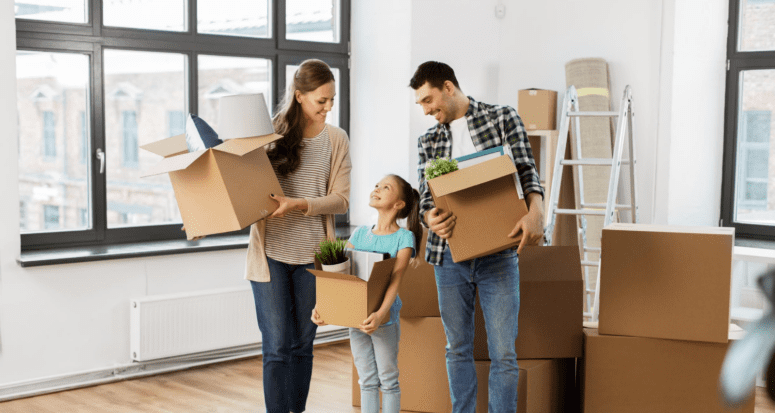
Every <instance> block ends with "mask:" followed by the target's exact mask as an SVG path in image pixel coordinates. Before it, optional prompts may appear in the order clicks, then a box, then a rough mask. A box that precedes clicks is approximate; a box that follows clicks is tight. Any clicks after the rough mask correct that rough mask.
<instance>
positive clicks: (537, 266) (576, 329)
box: [474, 246, 584, 360]
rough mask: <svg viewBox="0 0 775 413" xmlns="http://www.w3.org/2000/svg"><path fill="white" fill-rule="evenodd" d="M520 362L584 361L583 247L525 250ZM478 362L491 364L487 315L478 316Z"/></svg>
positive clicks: (521, 265)
mask: <svg viewBox="0 0 775 413" xmlns="http://www.w3.org/2000/svg"><path fill="white" fill-rule="evenodd" d="M519 278H520V280H519V289H520V307H519V332H518V336H517V340H516V343H515V345H516V350H517V357H518V358H520V359H545V358H576V357H582V356H583V334H582V330H583V324H582V323H583V307H584V303H583V301H582V300H583V297H584V285H583V281H582V278H581V260H580V259H579V250H578V247H574V246H558V247H525V249H523V250H522V254H520V256H519ZM474 323H475V326H474V328H475V333H474V359H476V360H488V359H489V352H488V350H487V331H486V329H485V326H484V314H483V313H482V308H481V306H480V305H479V300H477V303H476V309H475V312H474Z"/></svg>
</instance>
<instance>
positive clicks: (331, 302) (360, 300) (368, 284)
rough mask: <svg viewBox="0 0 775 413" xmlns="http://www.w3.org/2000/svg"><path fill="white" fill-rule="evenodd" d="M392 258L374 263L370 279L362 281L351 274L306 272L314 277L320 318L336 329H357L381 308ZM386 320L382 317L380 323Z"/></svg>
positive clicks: (388, 281) (318, 265)
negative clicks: (341, 327) (339, 327)
mask: <svg viewBox="0 0 775 413" xmlns="http://www.w3.org/2000/svg"><path fill="white" fill-rule="evenodd" d="M395 263H396V259H395V258H390V259H387V260H384V261H379V262H375V263H374V267H373V268H372V270H371V276H370V277H369V278H368V280H363V279H361V278H358V277H356V276H354V275H350V274H340V273H336V272H326V271H321V270H320V264H319V263H318V262H317V260H316V262H315V267H316V268H317V269H315V270H307V271H309V272H311V273H312V274H313V275H315V278H316V281H317V287H316V292H315V294H316V303H317V304H316V308H317V312H318V314H319V315H320V318H321V319H322V320H323V321H324V322H325V323H326V324H331V325H336V326H345V327H353V328H358V326H360V325H361V324H362V323H363V320H365V319H367V318H368V317H369V315H370V314H371V313H373V312H375V311H377V310H379V307H380V306H381V305H382V300H384V298H385V291H386V290H387V287H388V285H389V284H390V277H391V275H392V273H393V266H394V265H395ZM388 321H390V318H389V317H385V319H384V320H383V324H384V323H387V322H388Z"/></svg>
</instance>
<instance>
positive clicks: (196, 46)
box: [16, 0, 351, 252]
mask: <svg viewBox="0 0 775 413" xmlns="http://www.w3.org/2000/svg"><path fill="white" fill-rule="evenodd" d="M186 1H187V7H186V19H187V30H186V31H185V32H164V31H157V30H146V29H130V28H117V27H105V26H103V25H102V0H88V5H87V8H88V22H87V23H85V24H81V23H59V22H48V21H40V20H30V19H23V18H17V19H16V48H17V50H29V51H39V52H54V53H57V52H61V53H77V54H82V55H86V56H87V57H88V58H89V67H90V74H89V108H88V109H87V110H88V111H89V112H88V113H87V114H86V121H87V123H88V125H87V126H88V127H89V128H90V132H91V133H90V134H89V137H88V140H89V142H88V150H89V153H88V160H89V162H87V167H88V175H89V178H90V181H89V186H90V189H91V193H90V196H91V199H90V201H91V214H90V217H91V222H92V226H91V228H90V229H85V230H58V231H50V232H43V231H41V232H31V233H22V234H20V236H21V247H22V251H23V252H24V251H35V250H45V249H61V248H70V247H90V246H95V247H101V246H109V245H115V244H124V243H140V242H148V241H162V240H182V239H185V234H184V233H183V232H182V231H180V224H164V225H147V226H134V227H121V228H108V225H107V209H108V208H107V198H106V180H105V174H104V173H100V171H99V161H98V160H97V151H99V150H102V151H104V150H105V124H104V122H105V120H104V116H105V112H104V108H105V90H104V86H103V85H104V73H103V69H104V67H103V56H104V50H106V49H121V50H136V51H148V52H173V53H180V54H183V55H185V56H186V59H187V70H186V73H185V75H186V78H187V81H188V82H187V91H186V92H187V100H188V106H187V108H188V109H187V110H188V111H189V112H191V113H198V101H199V97H198V77H197V76H198V71H199V70H198V59H197V56H199V55H214V56H227V57H250V58H263V59H268V60H270V61H271V65H272V71H273V75H274V76H275V77H274V79H273V82H272V97H273V106H276V105H277V104H278V103H279V101H280V99H281V98H282V92H283V90H284V87H285V76H284V70H285V66H284V64H285V62H295V63H298V62H301V61H302V60H304V58H313V57H314V58H318V59H321V60H323V61H325V62H327V63H329V64H331V65H332V67H336V68H338V69H339V70H340V76H341V82H340V85H339V89H340V94H341V97H340V120H339V126H340V127H341V128H342V129H344V130H345V131H347V132H348V133H349V111H350V108H349V99H347V98H346V97H349V95H350V93H349V92H350V85H349V79H350V76H349V49H350V47H349V45H350V10H351V0H339V2H340V9H341V16H340V18H341V22H340V24H339V30H340V33H339V43H319V42H306V41H292V40H286V39H285V22H286V19H285V9H286V3H287V2H288V1H292V0H269V2H270V4H271V13H272V19H273V22H272V37H271V38H250V37H244V36H229V35H222V34H200V33H197V1H196V0H186ZM289 64H293V63H289ZM281 73H282V76H279V74H281ZM119 149H120V148H119ZM348 221H349V219H348V215H347V214H345V215H341V216H337V224H340V225H346V224H347V223H348ZM237 233H241V234H246V233H247V230H243V231H238V232H237ZM232 234H234V233H230V234H223V235H232Z"/></svg>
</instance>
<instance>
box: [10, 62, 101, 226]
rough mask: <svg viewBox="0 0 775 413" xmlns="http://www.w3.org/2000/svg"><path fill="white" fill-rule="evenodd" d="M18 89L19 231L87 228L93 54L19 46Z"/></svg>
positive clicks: (89, 204) (89, 201)
mask: <svg viewBox="0 0 775 413" xmlns="http://www.w3.org/2000/svg"><path fill="white" fill-rule="evenodd" d="M16 88H17V89H16V105H17V110H18V113H19V195H20V198H21V202H20V205H19V207H20V211H19V218H20V220H21V232H22V233H28V232H34V231H42V230H78V229H88V227H90V226H91V225H90V223H89V224H86V225H85V224H84V223H83V222H82V221H81V220H80V219H79V211H80V210H81V209H87V210H91V196H90V193H91V191H90V186H89V180H88V179H87V178H88V175H89V173H88V172H89V165H88V163H86V162H81V160H82V159H83V153H82V150H83V149H82V145H83V143H82V142H83V137H84V134H85V136H87V137H88V136H89V134H90V131H89V130H88V129H86V130H84V129H83V128H82V124H81V122H82V117H83V116H87V115H86V114H88V113H90V112H89V57H88V56H85V55H80V54H69V53H48V52H33V51H22V50H20V51H18V52H17V53H16ZM54 209H56V211H57V212H56V215H55V214H54V212H53V211H54ZM54 217H56V219H54ZM55 222H56V223H55Z"/></svg>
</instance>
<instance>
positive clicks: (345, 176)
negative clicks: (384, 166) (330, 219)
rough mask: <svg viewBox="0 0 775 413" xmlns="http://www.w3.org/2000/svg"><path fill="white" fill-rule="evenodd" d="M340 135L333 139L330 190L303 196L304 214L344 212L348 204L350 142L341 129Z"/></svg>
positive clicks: (350, 167) (350, 165)
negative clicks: (324, 193)
mask: <svg viewBox="0 0 775 413" xmlns="http://www.w3.org/2000/svg"><path fill="white" fill-rule="evenodd" d="M339 131H341V135H340V134H339V133H337V136H336V137H335V138H334V139H333V141H334V148H332V150H333V151H334V156H335V158H334V159H333V161H332V163H331V174H332V175H333V176H334V180H333V182H332V183H331V192H330V193H329V194H328V195H326V196H323V197H319V198H305V199H306V200H307V205H308V207H307V212H305V213H304V215H308V216H314V215H332V214H344V213H346V212H347V208H348V207H349V205H350V170H351V169H352V163H351V162H350V142H349V140H348V139H347V134H346V133H345V132H344V131H342V130H341V129H340V130H339Z"/></svg>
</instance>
